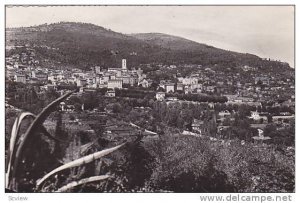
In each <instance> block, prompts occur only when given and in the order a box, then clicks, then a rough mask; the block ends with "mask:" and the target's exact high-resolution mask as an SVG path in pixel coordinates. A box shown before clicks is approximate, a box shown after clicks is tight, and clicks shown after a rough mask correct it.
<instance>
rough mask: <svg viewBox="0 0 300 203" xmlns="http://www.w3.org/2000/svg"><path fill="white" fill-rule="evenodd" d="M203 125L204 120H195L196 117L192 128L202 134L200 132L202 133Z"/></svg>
mask: <svg viewBox="0 0 300 203" xmlns="http://www.w3.org/2000/svg"><path fill="white" fill-rule="evenodd" d="M203 127H204V121H201V120H197V119H194V120H193V123H192V130H193V131H194V132H198V133H200V135H202V133H203Z"/></svg>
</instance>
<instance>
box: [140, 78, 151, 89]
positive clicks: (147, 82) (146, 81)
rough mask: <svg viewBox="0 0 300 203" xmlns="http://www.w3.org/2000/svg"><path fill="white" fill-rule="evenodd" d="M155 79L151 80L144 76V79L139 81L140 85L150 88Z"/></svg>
mask: <svg viewBox="0 0 300 203" xmlns="http://www.w3.org/2000/svg"><path fill="white" fill-rule="evenodd" d="M152 83H153V81H152V80H150V79H146V78H143V79H142V80H140V81H139V82H138V85H139V86H140V85H141V86H142V87H145V88H149V87H150V86H151V85H152Z"/></svg>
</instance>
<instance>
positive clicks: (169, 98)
mask: <svg viewBox="0 0 300 203" xmlns="http://www.w3.org/2000/svg"><path fill="white" fill-rule="evenodd" d="M166 100H167V101H178V98H177V97H167V99H166Z"/></svg>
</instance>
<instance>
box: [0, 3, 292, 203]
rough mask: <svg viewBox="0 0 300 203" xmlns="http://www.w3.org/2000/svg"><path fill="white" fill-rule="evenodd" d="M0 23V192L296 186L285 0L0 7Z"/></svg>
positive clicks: (251, 189) (282, 188)
mask: <svg viewBox="0 0 300 203" xmlns="http://www.w3.org/2000/svg"><path fill="white" fill-rule="evenodd" d="M4 29H5V30H3V32H5V50H4V53H5V60H4V63H5V64H4V65H5V84H3V86H5V150H4V151H5V160H4V161H3V162H5V174H3V176H5V193H10V194H13V193H57V192H58V193H295V170H296V168H295V5H5V27H4ZM3 72H4V71H3ZM3 79H4V76H3ZM3 102H4V101H3ZM3 106H4V104H3ZM3 139H4V138H3ZM198 202H204V200H203V201H202V200H201V201H200V200H199V201H198Z"/></svg>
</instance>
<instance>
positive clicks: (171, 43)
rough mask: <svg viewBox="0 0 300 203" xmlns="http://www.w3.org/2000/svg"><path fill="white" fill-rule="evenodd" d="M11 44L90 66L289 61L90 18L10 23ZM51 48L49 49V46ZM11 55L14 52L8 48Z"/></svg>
mask: <svg viewBox="0 0 300 203" xmlns="http://www.w3.org/2000/svg"><path fill="white" fill-rule="evenodd" d="M6 44H7V45H8V46H14V45H24V44H29V46H33V47H35V49H36V52H37V56H39V57H40V58H42V59H43V58H47V59H50V60H54V61H59V62H60V63H62V64H71V65H75V66H79V67H80V68H85V67H88V66H91V65H101V66H104V67H105V66H115V67H116V66H119V61H120V59H121V58H127V59H128V65H129V66H137V65H139V64H145V63H163V64H199V65H202V66H216V65H217V66H222V67H223V66H224V67H236V66H242V65H249V66H255V67H258V68H262V67H264V68H270V69H268V70H269V71H271V70H273V69H274V70H277V69H278V68H279V70H282V69H283V68H284V69H285V68H289V65H288V64H286V63H281V62H275V61H272V62H269V61H265V60H263V59H261V58H260V57H258V56H255V55H253V54H247V53H237V52H233V51H227V50H223V49H219V48H216V47H213V46H209V45H206V44H201V43H198V42H194V41H191V40H188V39H185V38H182V37H177V36H172V35H167V34H162V33H140V34H130V35H126V34H122V33H118V32H114V31H112V30H110V29H106V28H103V27H101V26H97V25H93V24H88V23H74V22H61V23H54V24H49V25H48V24H43V25H39V26H32V27H21V28H7V29H6ZM45 47H50V48H45ZM8 54H10V53H8Z"/></svg>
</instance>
